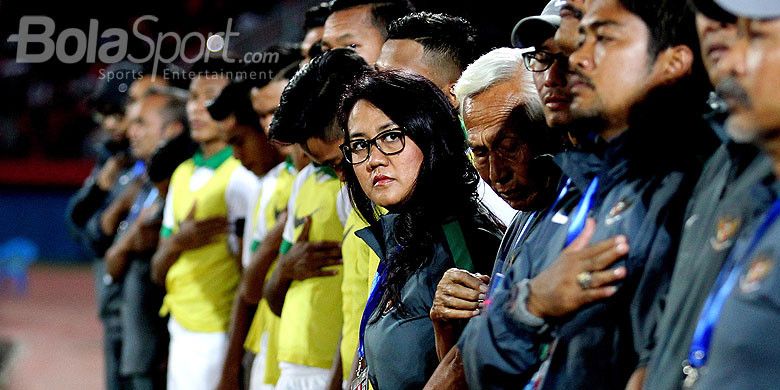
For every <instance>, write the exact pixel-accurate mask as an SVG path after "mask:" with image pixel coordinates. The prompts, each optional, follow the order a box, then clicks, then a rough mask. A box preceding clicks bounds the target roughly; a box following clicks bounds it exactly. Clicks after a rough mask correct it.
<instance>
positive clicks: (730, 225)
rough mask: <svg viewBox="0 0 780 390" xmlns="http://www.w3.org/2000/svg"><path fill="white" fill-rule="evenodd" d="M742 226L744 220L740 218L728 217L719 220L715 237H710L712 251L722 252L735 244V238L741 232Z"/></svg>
mask: <svg viewBox="0 0 780 390" xmlns="http://www.w3.org/2000/svg"><path fill="white" fill-rule="evenodd" d="M741 225H742V219H741V218H739V217H732V216H729V215H726V216H722V217H721V218H720V219H718V223H717V224H716V225H715V235H714V236H713V237H710V245H711V246H712V249H714V250H715V251H717V252H720V251H722V250H724V249H726V248H729V247H731V244H732V243H733V242H734V240H733V239H734V236H735V235H736V234H737V232H738V231H739V227H740V226H741Z"/></svg>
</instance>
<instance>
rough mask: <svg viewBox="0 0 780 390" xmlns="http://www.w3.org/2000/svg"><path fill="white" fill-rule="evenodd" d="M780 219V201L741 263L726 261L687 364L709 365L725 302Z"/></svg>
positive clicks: (698, 327)
mask: <svg viewBox="0 0 780 390" xmlns="http://www.w3.org/2000/svg"><path fill="white" fill-rule="evenodd" d="M779 215H780V199H778V200H776V201H775V202H774V203H773V204H772V208H770V209H769V212H768V213H767V215H766V218H765V219H764V221H763V222H762V223H761V225H760V226H759V227H758V229H757V230H756V233H755V234H754V235H753V238H752V239H751V240H750V244H749V245H748V247H747V249H746V250H745V252H744V254H743V255H742V257H741V258H740V259H739V260H740V261H736V259H734V258H733V257H734V256H733V255H734V253H733V252H732V256H729V258H728V259H727V260H726V263H725V264H724V265H723V268H722V269H721V270H720V273H719V274H718V278H717V279H716V280H715V285H714V286H713V287H712V290H711V291H710V295H709V296H708V297H707V300H706V301H705V303H704V308H703V309H702V311H701V314H700V315H699V321H698V322H697V323H696V330H695V331H694V333H693V342H692V343H691V349H690V351H689V352H688V362H689V363H690V365H691V366H692V367H694V368H700V367H703V366H704V365H705V364H707V359H708V357H709V356H708V353H709V349H710V343H711V342H712V333H713V331H714V329H715V324H716V323H717V322H718V318H719V317H720V313H721V310H723V306H724V305H725V303H726V299H727V298H728V297H729V295H730V294H731V290H732V289H733V288H734V285H736V283H737V280H738V279H739V275H740V274H741V272H742V269H743V266H744V265H745V263H746V262H747V260H748V259H749V258H750V255H751V254H752V252H753V251H754V250H755V249H756V246H758V243H759V241H761V238H762V237H763V236H764V235H765V234H766V232H767V231H768V230H769V228H770V227H771V226H772V224H773V223H774V222H775V220H776V219H777V217H778V216H779Z"/></svg>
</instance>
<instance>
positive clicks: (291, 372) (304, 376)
mask: <svg viewBox="0 0 780 390" xmlns="http://www.w3.org/2000/svg"><path fill="white" fill-rule="evenodd" d="M279 370H280V371H281V374H280V376H279V381H278V382H276V389H275V390H323V389H327V388H328V385H329V384H330V370H327V369H324V368H319V367H309V366H302V365H300V364H293V363H287V362H279Z"/></svg>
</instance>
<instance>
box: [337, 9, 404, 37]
mask: <svg viewBox="0 0 780 390" xmlns="http://www.w3.org/2000/svg"><path fill="white" fill-rule="evenodd" d="M361 5H370V6H371V16H372V22H373V23H374V26H376V27H377V28H378V29H379V30H380V31H382V36H383V37H385V38H386V37H387V26H388V25H390V23H391V22H392V21H394V20H396V19H398V18H400V17H402V16H404V15H407V14H409V13H411V12H414V6H412V4H411V3H409V1H407V0H384V1H382V0H380V1H377V0H333V1H331V2H330V12H331V13H333V12H336V11H341V10H345V9H349V8H353V7H358V6H361Z"/></svg>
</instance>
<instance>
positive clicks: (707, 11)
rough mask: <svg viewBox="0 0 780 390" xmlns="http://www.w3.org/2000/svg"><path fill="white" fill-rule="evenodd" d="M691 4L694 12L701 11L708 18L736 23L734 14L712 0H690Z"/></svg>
mask: <svg viewBox="0 0 780 390" xmlns="http://www.w3.org/2000/svg"><path fill="white" fill-rule="evenodd" d="M691 4H692V5H693V8H694V9H695V10H696V12H698V13H701V14H702V15H704V16H706V17H707V18H709V19H712V20H717V21H719V22H723V23H736V22H737V17H736V16H734V14H732V13H730V12H728V11H726V10H725V9H723V8H721V7H720V6H719V5H717V4H715V2H714V1H713V0H691Z"/></svg>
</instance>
